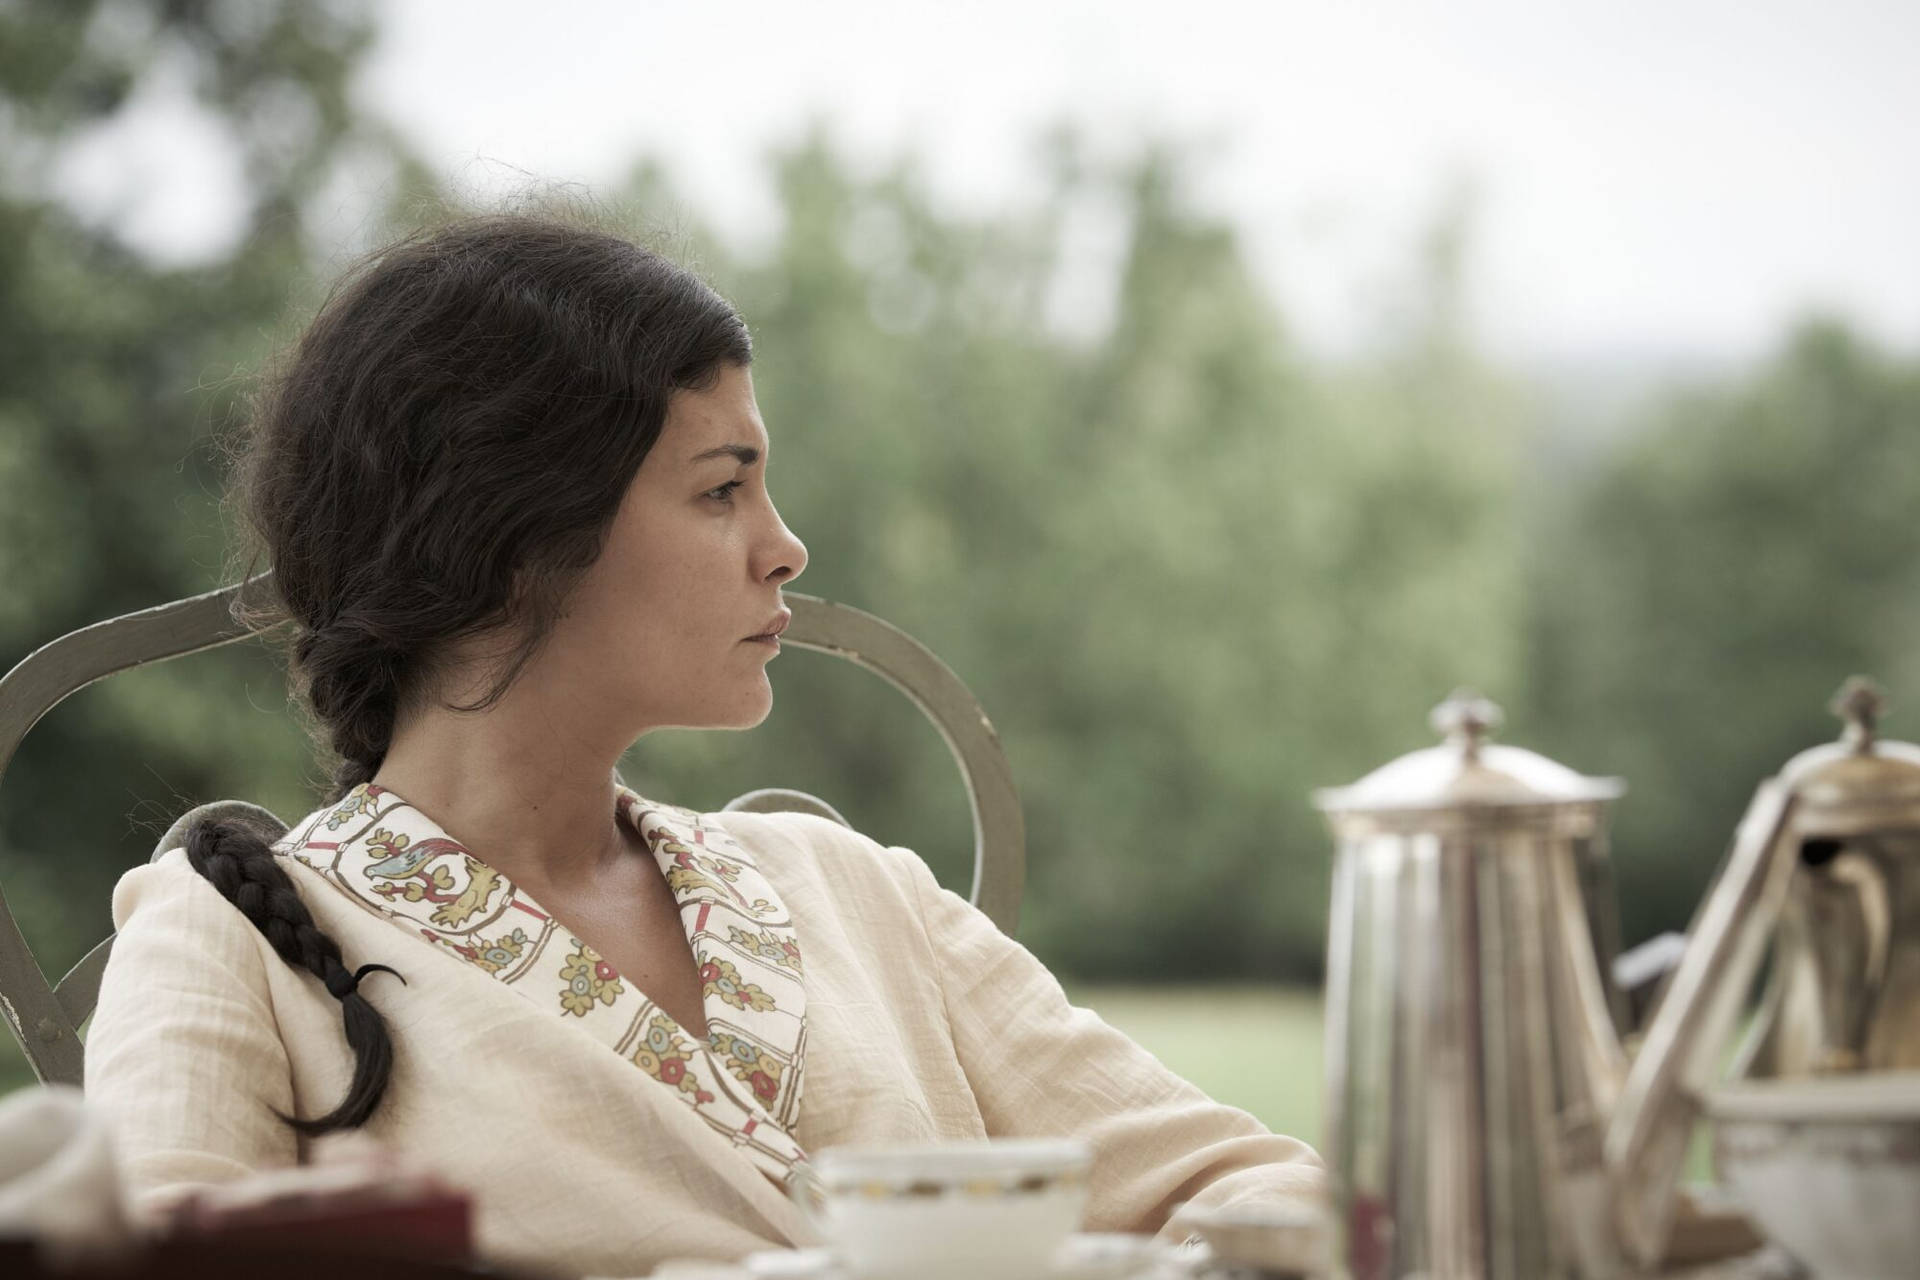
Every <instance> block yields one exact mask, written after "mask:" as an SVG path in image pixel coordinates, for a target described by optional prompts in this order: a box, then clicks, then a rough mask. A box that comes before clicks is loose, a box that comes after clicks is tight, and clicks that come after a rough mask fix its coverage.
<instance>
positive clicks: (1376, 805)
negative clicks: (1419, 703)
mask: <svg viewBox="0 0 1920 1280" xmlns="http://www.w3.org/2000/svg"><path fill="white" fill-rule="evenodd" d="M1504 718H1505V717H1504V714H1503V713H1502V712H1501V710H1500V708H1499V706H1497V705H1496V704H1494V703H1493V702H1490V701H1488V700H1487V699H1485V698H1482V697H1480V696H1479V695H1478V694H1476V693H1474V692H1473V691H1472V690H1468V689H1459V690H1456V691H1455V692H1454V693H1453V695H1452V696H1451V697H1449V698H1448V699H1447V700H1446V701H1445V702H1442V703H1441V704H1440V705H1439V706H1437V707H1435V708H1434V709H1433V714H1432V716H1431V717H1430V719H1429V723H1431V724H1432V725H1433V728H1434V732H1436V733H1438V734H1440V735H1441V736H1442V737H1443V738H1444V739H1445V741H1443V742H1442V743H1441V744H1440V745H1439V746H1436V747H1427V748H1424V749H1423V750H1420V751H1413V752H1409V753H1408V754H1406V755H1404V756H1401V757H1400V758H1399V759H1398V760H1395V761H1393V762H1391V763H1389V764H1384V765H1382V766H1380V767H1379V768H1378V769H1375V770H1374V771H1373V772H1372V773H1369V774H1368V775H1367V776H1366V777H1364V778H1362V779H1360V780H1359V781H1358V782H1355V783H1353V784H1351V785H1350V786H1345V787H1331V788H1323V789H1322V790H1319V791H1316V792H1314V795H1313V802H1314V804H1315V805H1316V806H1318V807H1319V808H1320V809H1321V810H1323V811H1324V812H1326V813H1329V814H1344V813H1424V812H1432V811H1439V810H1458V809H1470V810H1487V809H1506V808H1533V807H1538V806H1543V805H1570V804H1591V803H1593V802H1595V801H1601V800H1614V799H1618V798H1619V797H1620V795H1622V794H1623V793H1624V792H1625V791H1626V784H1625V783H1623V782H1622V781H1621V780H1620V779H1618V778H1589V777H1586V776H1584V775H1582V774H1579V773H1575V772H1574V771H1573V770H1572V769H1569V768H1567V767H1566V766H1565V765H1563V764H1558V763H1556V762H1554V761H1552V760H1549V759H1547V757H1545V756H1543V755H1539V754H1537V753H1535V752H1532V751H1526V750H1523V749H1522V748H1520V747H1509V746H1502V745H1500V744H1498V743H1492V742H1488V741H1487V740H1486V739H1487V735H1488V734H1489V733H1491V732H1492V731H1493V730H1494V729H1496V728H1498V727H1499V725H1500V723H1501V721H1502V720H1503V719H1504Z"/></svg>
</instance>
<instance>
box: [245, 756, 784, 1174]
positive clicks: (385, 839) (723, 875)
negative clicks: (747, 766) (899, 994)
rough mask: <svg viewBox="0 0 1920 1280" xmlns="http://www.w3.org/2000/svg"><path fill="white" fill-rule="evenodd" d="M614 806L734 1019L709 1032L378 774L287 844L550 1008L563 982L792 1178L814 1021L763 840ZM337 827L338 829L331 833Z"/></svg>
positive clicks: (743, 1145)
mask: <svg viewBox="0 0 1920 1280" xmlns="http://www.w3.org/2000/svg"><path fill="white" fill-rule="evenodd" d="M617 781H618V780H617V779H616V782H617ZM616 812H617V814H618V815H619V816H620V817H621V818H623V819H624V820H625V821H626V822H628V823H629V824H630V825H631V826H632V828H633V829H635V830H637V831H639V832H640V833H641V834H642V835H644V836H645V838H646V840H647V843H648V846H649V849H650V851H651V853H652V855H653V858H654V861H655V862H656V864H657V865H658V866H659V869H660V872H661V875H662V876H663V877H664V878H665V880H666V883H667V885H668V887H669V889H670V890H671V891H672V892H673V894H674V898H675V903H676V905H677V907H678V908H679V912H680V920H681V924H682V927H683V928H684V929H685V931H686V934H687V941H688V942H689V944H690V945H691V947H692V949H693V953H694V961H695V963H696V964H697V965H698V966H699V973H700V975H701V984H702V987H703V990H702V993H701V999H702V1001H703V1002H704V1003H705V1004H706V1008H707V1010H708V1011H711V1012H712V1013H720V1012H722V1006H726V1009H727V1012H728V1018H727V1019H725V1020H723V1021H722V1022H720V1023H719V1024H714V1023H713V1022H712V1020H711V1019H709V1026H710V1027H713V1026H715V1025H718V1026H719V1027H722V1028H724V1029H722V1030H713V1031H711V1032H710V1034H709V1035H708V1036H707V1037H706V1038H705V1039H704V1040H703V1039H701V1038H699V1037H696V1036H692V1035H690V1034H689V1033H688V1032H687V1031H686V1030H685V1029H684V1028H682V1027H680V1026H679V1025H678V1024H677V1023H676V1022H675V1021H674V1020H673V1018H672V1017H671V1016H670V1015H667V1014H666V1013H664V1011H662V1010H660V1008H659V1006H658V1005H656V1004H655V1003H654V1002H653V1001H652V1000H650V999H649V998H648V997H647V996H646V994H645V993H644V992H642V991H640V990H638V989H637V988H634V987H632V986H631V985H630V984H628V983H627V982H626V981H625V980H624V979H623V978H622V976H621V975H620V973H619V972H618V971H616V970H615V969H614V968H613V966H612V965H610V964H608V963H607V962H606V960H605V959H604V958H602V957H601V956H600V955H599V954H597V953H596V952H594V951H593V950H592V949H591V948H590V947H588V946H586V945H585V944H584V943H583V942H581V940H580V939H578V938H575V937H572V936H571V935H570V934H569V933H568V932H567V930H566V929H565V928H564V927H563V926H560V925H558V924H557V922H555V921H554V920H553V919H552V918H551V917H550V916H549V915H548V914H547V913H546V912H544V911H542V910H541V909H540V905H539V904H538V903H537V902H534V901H533V900H532V899H531V898H530V897H528V896H527V895H526V894H525V893H524V892H522V891H521V890H520V889H519V888H517V887H516V886H515V885H514V883H513V882H512V881H511V880H510V879H508V878H507V877H506V876H504V875H501V874H500V873H498V872H496V871H494V870H493V869H492V868H491V867H488V866H487V865H486V864H484V863H482V862H480V861H479V860H478V859H476V858H475V857H473V856H472V855H471V854H470V853H469V852H468V851H467V849H466V847H465V846H464V845H462V844H460V843H459V842H458V841H455V840H453V839H452V838H451V837H449V836H448V835H447V833H446V832H445V831H444V830H443V829H442V828H440V827H438V826H437V825H435V823H434V822H433V820H432V818H431V817H429V816H428V815H426V814H423V813H421V812H420V811H419V810H417V809H415V808H414V807H413V806H412V805H409V804H407V803H406V802H405V801H404V800H402V799H401V798H400V797H398V796H396V795H394V794H393V793H392V792H390V791H388V790H386V789H385V788H383V787H375V786H373V785H372V784H370V783H366V784H362V785H361V787H359V788H356V789H355V790H354V791H352V792H349V793H348V794H347V795H346V796H345V797H343V798H342V799H341V800H340V801H338V802H336V803H334V804H333V805H331V806H328V807H325V808H322V809H319V810H317V811H316V812H315V813H313V814H312V815H310V816H309V817H308V818H307V819H306V822H305V825H304V826H302V827H300V828H299V830H300V832H301V834H300V835H299V836H298V837H294V838H292V839H290V840H288V841H286V842H285V843H286V845H287V848H285V849H284V850H282V852H284V853H286V855H287V856H288V857H289V859H290V860H297V861H299V862H301V863H303V864H304V865H305V866H306V867H307V868H309V869H311V870H312V871H314V872H315V873H317V874H319V875H321V876H324V877H325V878H327V879H328V880H329V881H331V882H332V883H333V884H335V885H336V886H338V887H339V888H340V889H341V890H342V891H343V892H345V893H347V894H349V895H351V896H352V897H354V898H356V899H357V900H358V901H359V902H360V903H361V905H363V906H365V907H367V908H369V909H371V910H374V911H377V912H379V913H380V914H382V915H384V916H386V917H387V918H388V919H390V920H393V921H394V922H395V923H396V924H400V925H402V926H403V927H405V928H406V929H407V931H408V932H409V933H415V932H417V933H418V934H419V935H420V937H422V938H423V939H425V940H427V941H429V942H430V943H432V944H433V945H435V946H437V947H439V948H442V949H444V950H445V951H447V952H448V953H450V954H452V955H455V956H457V957H458V958H459V959H461V960H462V961H464V962H466V963H469V964H473V965H475V966H476V967H477V968H479V969H480V970H481V971H482V972H485V973H487V974H489V975H491V976H493V977H494V978H495V979H497V980H498V981H500V982H502V983H503V984H506V985H509V986H511V987H513V988H514V989H516V990H517V991H518V992H519V993H520V994H521V995H523V996H525V997H526V998H527V999H529V1000H531V1001H533V1002H535V1003H537V1004H538V1005H540V1006H542V1007H543V1008H546V1009H549V1010H551V1009H553V1007H554V1006H553V999H554V996H555V995H556V994H557V995H558V996H559V997H560V999H559V1005H560V1009H559V1014H560V1016H561V1017H562V1018H566V1019H571V1020H573V1024H574V1025H576V1026H578V1027H579V1028H580V1029H582V1030H584V1031H586V1032H587V1033H588V1034H589V1035H590V1036H593V1037H594V1038H596V1039H599V1040H601V1041H602V1042H604V1043H606V1044H607V1045H608V1046H609V1047H611V1048H613V1049H614V1050H615V1051H616V1052H617V1053H619V1054H620V1055H621V1056H622V1057H624V1058H626V1059H627V1060H628V1061H629V1062H631V1063H632V1064H633V1065H634V1066H637V1067H639V1068H641V1069H642V1070H643V1071H644V1072H646V1074H647V1075H648V1076H651V1077H652V1078H653V1079H654V1080H655V1081H657V1082H659V1083H661V1084H665V1085H668V1086H670V1094H669V1096H670V1097H672V1098H673V1099H675V1100H676V1101H675V1102H673V1103H670V1104H669V1105H683V1104H684V1105H685V1106H687V1107H689V1108H692V1109H693V1111H694V1112H695V1114H697V1115H698V1116H699V1117H700V1119H701V1120H703V1121H704V1122H706V1123H707V1124H708V1125H710V1126H712V1127H713V1128H714V1129H715V1130H717V1131H718V1132H720V1133H721V1134H722V1135H724V1136H726V1137H727V1138H728V1140H729V1141H730V1142H732V1144H733V1145H734V1146H735V1147H737V1148H738V1149H739V1150H740V1151H741V1152H742V1154H744V1155H745V1156H746V1157H747V1158H748V1159H750V1160H751V1161H752V1162H753V1163H754V1164H755V1165H756V1166H757V1167H758V1168H759V1169H760V1170H761V1171H762V1172H763V1173H765V1174H766V1175H767V1176H768V1177H769V1178H771V1179H773V1180H774V1182H775V1183H777V1184H784V1182H785V1180H786V1179H787V1177H788V1175H789V1174H790V1173H791V1171H792V1170H793V1169H795V1168H796V1167H798V1166H799V1165H800V1164H803V1163H804V1162H805V1160H806V1152H805V1151H804V1150H802V1149H801V1148H800V1146H799V1145H798V1144H797V1143H796V1142H795V1141H794V1138H793V1136H792V1130H793V1126H794V1125H795V1124H796V1123H797V1122H798V1120H799V1116H800V1106H801V1086H802V1084H803V1079H804V1074H805V1072H804V1068H803V1066H802V1055H803V1048H804V1045H805V1043H806V1025H807V1019H806V1003H807V1001H806V992H805V987H804V984H803V983H802V981H801V977H800V974H801V956H800V949H799V945H798V942H797V940H796V939H795V937H794V927H793V922H792V920H791V919H790V918H789V916H788V912H787V909H786V907H785V906H784V905H783V904H782V903H781V902H780V900H779V898H778V896H777V895H776V894H775V892H774V890H773V885H772V884H771V883H770V882H769V881H768V880H767V878H766V876H765V874H764V873H763V872H762V871H761V870H760V868H759V867H758V865H757V864H756V862H755V860H754V857H753V855H752V854H751V853H750V852H749V851H748V850H746V849H745V848H743V847H741V845H740V843H739V842H738V841H737V840H735V839H734V838H733V836H732V835H731V834H729V832H728V830H727V829H726V828H725V827H724V826H721V825H718V824H717V823H709V822H708V821H707V819H706V817H705V816H704V815H702V814H698V813H695V812H693V811H692V810H687V809H681V808H677V807H674V806H671V805H653V804H650V803H649V802H648V801H646V800H645V799H643V798H642V797H640V796H639V795H637V794H635V793H634V792H633V791H632V790H631V789H630V788H627V787H626V786H624V785H620V787H619V796H618V802H617V810H616ZM329 819H331V820H332V825H331V827H329V826H328V822H329ZM327 830H338V831H339V832H340V834H339V835H338V836H336V837H327V836H326V835H325V832H326V831H327ZM315 836H320V837H321V839H315V838H314V837H315ZM327 839H337V840H338V841H339V843H337V844H335V843H326V842H324V841H325V840H327ZM476 926H478V927H477V928H476ZM483 930H484V932H483ZM563 943H564V944H565V945H562V944H563ZM723 956H724V957H725V958H724V959H722V957H723ZM735 1010H737V1011H739V1012H738V1013H733V1012H732V1011H735ZM730 1081H737V1082H738V1083H737V1084H735V1083H729V1082H730ZM722 1086H724V1087H722Z"/></svg>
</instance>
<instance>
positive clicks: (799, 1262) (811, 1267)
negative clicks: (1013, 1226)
mask: <svg viewBox="0 0 1920 1280" xmlns="http://www.w3.org/2000/svg"><path fill="white" fill-rule="evenodd" d="M1170 1253H1171V1250H1169V1248H1168V1246H1166V1245H1164V1244H1162V1243H1160V1242H1158V1241H1156V1240H1155V1239H1154V1238H1153V1237H1152V1236H1148V1235H1129V1234H1126V1233H1123V1232H1105V1231H1078V1232H1075V1233H1074V1234H1073V1235H1070V1236H1068V1237H1067V1239H1066V1242H1065V1243H1064V1244H1062V1245H1061V1246H1060V1250H1059V1252H1058V1253H1056V1254H1055V1255H1054V1259H1053V1265H1052V1266H1050V1267H1049V1268H1048V1269H1047V1271H1046V1273H1045V1275H1046V1280H1135V1278H1136V1277H1140V1278H1144V1277H1147V1276H1150V1275H1152V1274H1154V1271H1155V1268H1156V1267H1158V1266H1160V1265H1162V1264H1164V1263H1165V1262H1166V1260H1167V1259H1168V1257H1169V1256H1170ZM740 1265H741V1266H743V1267H745V1268H746V1272H747V1274H748V1275H749V1276H752V1277H754V1280H852V1276H851V1273H850V1272H848V1271H846V1270H845V1269H844V1268H842V1266H841V1265H840V1261H839V1259H838V1258H836V1257H834V1255H833V1251H832V1250H831V1249H769V1250H766V1251H765V1252H762V1253H750V1254H748V1255H747V1256H746V1257H745V1258H744V1259H742V1260H741V1264H740Z"/></svg>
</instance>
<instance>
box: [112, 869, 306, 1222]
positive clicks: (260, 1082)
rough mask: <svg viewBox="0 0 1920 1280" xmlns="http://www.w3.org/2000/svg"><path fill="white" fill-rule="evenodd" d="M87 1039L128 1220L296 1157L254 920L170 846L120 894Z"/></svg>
mask: <svg viewBox="0 0 1920 1280" xmlns="http://www.w3.org/2000/svg"><path fill="white" fill-rule="evenodd" d="M113 921H114V926H115V928H116V930H117V933H116V934H115V938H114V943H113V950H112V951H111V952H110V953H109V954H108V959H107V967H106V972H105V973H104V974H103V975H102V977H101V981H100V999H99V1002H98V1004H96V1005H95V1007H94V1014H93V1023H92V1026H91V1029H90V1030H89V1031H88V1033H87V1038H86V1045H85V1063H86V1066H85V1080H86V1084H85V1090H86V1100H87V1105H88V1106H89V1107H92V1108H95V1109H96V1110H97V1112H98V1113H99V1114H101V1115H102V1117H103V1118H104V1119H105V1121H106V1122H107V1125H108V1132H109V1134H110V1135H111V1138H112V1141H113V1146H114V1150H115V1152H116V1155H117V1159H118V1162H119V1167H120V1176H121V1183H122V1186H123V1188H124V1190H125V1192H126V1194H127V1199H128V1207H129V1210H130V1212H131V1213H132V1215H133V1217H134V1219H135V1220H136V1221H137V1222H140V1223H142V1224H145V1225H152V1224H153V1223H154V1221H155V1220H156V1219H157V1218H158V1217H159V1215H160V1213H161V1211H162V1210H163V1209H164V1208H165V1207H166V1206H167V1205H168V1204H169V1203H171V1202H172V1201H173V1200H175V1199H177V1198H179V1197H181V1196H182V1195H184V1194H185V1193H186V1192H188V1191H190V1190H191V1189H193V1188H194V1187H196V1186H203V1185H207V1184H211V1183H219V1182H227V1181H231V1180H232V1179H234V1178H237V1177H240V1176H242V1175H245V1174H247V1173H251V1172H255V1171H258V1170H262V1169H268V1168H275V1167H285V1166H289V1165H293V1164H295V1163H297V1162H298V1155H299V1150H298V1137H297V1135H296V1134H295V1133H294V1131H293V1130H292V1129H290V1128H289V1127H288V1126H287V1125H286V1124H284V1123H282V1122H281V1120H280V1119H279V1117H278V1116H276V1115H275V1114H274V1111H275V1109H278V1110H279V1111H281V1112H282V1113H285V1114H289V1115H291V1114H293V1082H292V1070H291V1067H290V1064H289V1059H288V1055H287V1050H286V1046H285V1045H284V1044H283V1043H282V1041H281V1038H280V1032H279V1028H278V1026H277V1025H276V1023H275V1020H274V1014H273V1004H272V996H271V993H270V990H269V987H268V984H267V974H266V970H265V967H264V966H265V962H264V957H263V955H262V947H263V943H262V942H261V941H259V940H258V935H257V933H256V931H255V930H254V927H253V925H252V924H251V923H250V922H249V921H248V920H247V919H246V917H245V916H243V915H241V914H240V912H239V911H238V909H236V908H235V907H234V906H233V904H231V903H229V902H228V901H227V900H226V899H225V898H224V897H222V896H221V895H220V892H219V890H217V889H215V888H214V887H213V886H212V885H211V884H208V883H207V882H206V880H205V879H203V878H202V877H201V876H200V875H199V874H198V873H197V872H195V871H194V870H193V868H192V867H190V866H189V865H188V864H187V862H186V854H185V852H184V851H183V850H174V851H172V852H170V853H168V854H167V855H166V857H164V858H163V859H161V860H160V861H159V862H157V863H154V864H151V865H148V866H142V867H136V868H134V869H133V870H132V871H129V872H127V873H126V874H125V875H124V876H122V877H121V878H120V882H119V883H118V884H117V885H116V886H115V887H114V892H113Z"/></svg>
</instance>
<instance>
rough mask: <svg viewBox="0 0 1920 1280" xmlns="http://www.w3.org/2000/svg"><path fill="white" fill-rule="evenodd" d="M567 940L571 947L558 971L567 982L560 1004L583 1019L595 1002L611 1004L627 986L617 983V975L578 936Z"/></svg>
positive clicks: (618, 978)
mask: <svg viewBox="0 0 1920 1280" xmlns="http://www.w3.org/2000/svg"><path fill="white" fill-rule="evenodd" d="M567 941H568V942H571V943H572V944H573V948H574V949H573V954H572V955H570V956H568V957H567V963H566V964H565V965H564V966H562V968H561V970H560V977H561V978H562V979H563V980H564V981H565V982H566V984H567V985H566V987H565V988H564V989H562V991H561V992H560V1005H561V1007H562V1008H564V1009H565V1010H566V1011H567V1012H568V1013H570V1014H572V1015H573V1016H574V1017H576V1018H584V1017H586V1016H587V1014H588V1013H589V1012H590V1011H591V1010H592V1009H593V1002H594V1001H596V1000H598V1001H599V1002H600V1003H601V1004H612V1003H613V1002H614V1000H615V999H616V998H617V997H618V996H619V995H620V993H621V992H623V991H625V990H626V988H625V987H624V986H622V985H621V984H620V975H619V974H618V973H616V972H615V971H614V968H613V966H612V965H610V964H608V963H607V962H606V961H605V960H602V959H601V958H600V953H599V952H597V951H595V950H594V949H593V948H592V947H590V946H588V945H587V944H586V943H584V942H582V941H580V939H578V938H568V939H567Z"/></svg>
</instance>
